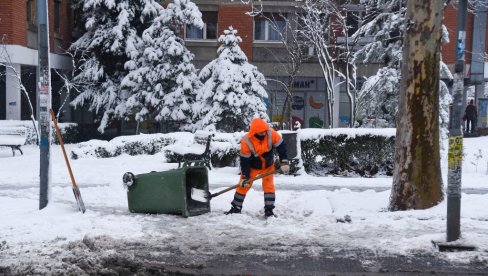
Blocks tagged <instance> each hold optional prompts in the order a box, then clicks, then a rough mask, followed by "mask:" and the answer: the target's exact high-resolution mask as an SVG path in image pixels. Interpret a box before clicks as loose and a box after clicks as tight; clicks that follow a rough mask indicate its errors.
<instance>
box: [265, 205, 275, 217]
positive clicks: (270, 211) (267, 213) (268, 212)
mask: <svg viewBox="0 0 488 276" xmlns="http://www.w3.org/2000/svg"><path fill="white" fill-rule="evenodd" d="M273 208H274V207H273ZM273 208H270V207H265V208H264V216H265V217H267V218H269V217H272V216H273V217H274V216H275V214H274V213H273Z"/></svg>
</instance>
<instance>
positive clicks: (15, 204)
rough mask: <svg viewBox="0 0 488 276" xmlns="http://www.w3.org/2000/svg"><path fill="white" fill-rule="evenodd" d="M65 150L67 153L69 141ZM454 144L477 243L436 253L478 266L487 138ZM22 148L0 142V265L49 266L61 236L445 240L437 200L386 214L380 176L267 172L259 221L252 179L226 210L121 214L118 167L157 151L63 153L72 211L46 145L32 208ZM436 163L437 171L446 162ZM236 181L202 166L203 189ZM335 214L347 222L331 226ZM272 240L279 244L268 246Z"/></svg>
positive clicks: (465, 233) (414, 244)
mask: <svg viewBox="0 0 488 276" xmlns="http://www.w3.org/2000/svg"><path fill="white" fill-rule="evenodd" d="M67 147H68V150H69V149H70V148H73V147H75V145H67ZM464 147H465V152H464V153H465V160H464V163H463V183H462V185H463V189H465V191H466V192H468V193H463V195H462V208H461V215H462V220H461V224H462V227H461V233H462V241H463V242H464V243H467V244H476V245H477V246H478V249H477V250H476V251H474V252H463V253H442V254H440V255H439V256H440V257H442V258H446V259H448V260H450V261H455V262H469V261H471V260H473V259H476V260H480V261H482V262H485V263H486V262H487V261H488V219H487V218H488V209H487V208H486V206H488V194H487V193H488V175H487V170H488V137H479V138H470V139H464ZM23 150H24V155H22V156H19V155H17V156H15V157H12V156H11V151H10V149H9V148H0V221H1V222H0V267H2V266H4V267H6V266H13V265H15V264H16V263H18V262H22V261H30V262H39V263H44V264H46V263H47V264H49V263H50V262H51V263H53V262H55V261H56V258H55V257H53V256H57V255H63V254H62V251H63V250H67V249H66V248H67V247H66V246H68V248H69V244H70V242H75V241H80V240H84V239H87V238H88V239H90V238H91V239H94V240H97V239H106V238H109V239H114V240H122V241H148V240H155V241H157V242H158V243H163V244H166V245H169V246H173V247H175V248H178V250H179V252H182V253H183V254H184V253H185V252H186V253H192V254H195V253H197V254H201V255H205V254H210V253H209V252H211V253H212V254H224V253H226V252H227V253H228V252H229V251H230V252H232V251H233V250H242V248H254V251H253V253H254V254H263V255H266V254H287V255H293V254H299V253H300V254H308V255H312V256H313V255H316V254H319V251H320V248H321V247H323V246H329V247H336V248H349V249H351V248H357V249H361V248H368V249H371V250H373V251H375V252H377V253H378V254H385V255H388V254H401V255H415V254H422V252H424V253H425V252H430V253H432V252H434V251H435V250H434V249H433V247H432V245H431V241H432V240H437V241H444V240H445V232H446V220H445V218H446V201H444V202H442V203H441V204H439V205H438V206H436V207H434V208H431V209H428V210H418V211H404V212H387V211H386V209H385V208H386V207H387V204H388V199H389V196H390V190H389V188H390V186H391V182H392V179H391V178H390V177H378V178H339V177H314V176H310V175H301V176H297V177H293V176H281V175H280V176H277V177H276V178H275V184H276V187H277V200H276V209H275V211H276V213H277V215H278V217H277V218H273V219H271V220H267V221H266V220H263V219H262V216H263V211H262V209H263V205H264V202H263V196H262V190H261V189H260V182H257V183H255V184H254V185H255V187H254V188H255V189H253V190H251V191H250V192H249V194H248V196H247V198H246V201H245V203H244V210H243V214H241V215H229V216H226V215H224V214H223V212H224V211H227V210H228V209H229V208H230V201H231V200H232V196H233V192H228V193H225V194H223V195H221V196H219V197H216V198H214V199H212V200H211V209H212V211H211V212H210V213H207V214H204V215H201V216H196V217H190V218H186V219H185V218H182V217H179V216H174V215H147V214H132V213H130V212H129V211H128V208H127V196H126V190H125V189H124V188H123V186H122V183H121V178H122V175H123V174H124V173H125V172H127V171H130V172H133V173H135V174H138V173H145V172H149V171H163V170H168V169H173V168H175V167H176V166H177V164H174V163H173V164H170V163H165V158H164V156H163V155H162V154H156V155H142V156H129V155H122V156H118V157H114V158H105V159H97V158H82V159H78V160H71V166H72V168H73V171H74V176H75V178H76V181H77V183H78V185H79V187H80V190H81V193H82V196H83V200H84V203H85V206H86V208H87V212H86V213H85V214H81V213H80V212H78V210H77V207H76V203H75V200H74V197H73V194H72V190H71V184H70V180H69V175H68V172H67V169H66V166H65V163H64V159H63V156H62V152H61V148H60V147H59V146H53V147H52V153H51V154H52V179H53V180H52V190H51V200H50V203H49V205H48V207H47V208H45V209H43V210H40V211H39V210H38V204H39V203H38V201H39V179H38V175H39V150H38V148H36V147H34V146H24V147H23ZM480 150H481V154H480ZM444 155H445V154H444ZM442 165H443V170H444V172H445V173H444V174H447V172H446V171H447V170H446V166H447V164H446V162H445V161H443V162H442ZM444 179H447V178H446V176H444ZM237 181H238V169H237V168H231V167H227V168H215V169H213V170H211V171H209V182H210V188H211V191H212V192H216V191H219V190H221V189H222V188H223V187H227V186H231V185H234V184H235V183H237ZM446 183H447V182H446V181H445V182H444V186H446ZM345 215H349V216H350V217H351V219H352V222H351V223H337V219H341V218H344V216H345ZM97 237H98V238H97ZM267 245H270V246H269V247H268V246H267ZM276 245H279V247H280V250H276V249H273V248H276ZM297 245H302V246H297ZM253 246H254V247H253ZM63 248H64V249H63ZM266 248H268V249H266ZM256 250H257V251H256ZM60 251H61V253H59V252H60ZM297 251H300V252H297ZM105 254H113V252H112V251H110V252H108V253H107V252H105ZM53 258H54V259H53ZM51 259H52V261H50V260H51ZM57 261H59V259H58V260H57ZM35 271H36V270H35ZM37 271H38V272H39V270H37Z"/></svg>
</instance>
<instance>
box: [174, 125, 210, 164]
mask: <svg viewBox="0 0 488 276" xmlns="http://www.w3.org/2000/svg"><path fill="white" fill-rule="evenodd" d="M214 136H215V134H213V133H212V134H209V133H208V132H205V133H198V132H197V133H195V138H194V144H192V145H190V146H188V147H187V146H184V147H182V146H174V147H172V146H168V147H166V149H165V151H166V152H171V154H172V155H173V156H174V159H175V160H176V161H177V162H178V168H180V167H181V163H183V162H185V161H194V160H202V161H203V162H204V164H205V166H206V167H207V168H208V169H209V170H211V169H212V166H211V160H210V157H211V151H210V143H211V141H212V137H214Z"/></svg>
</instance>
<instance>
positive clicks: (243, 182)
mask: <svg viewBox="0 0 488 276" xmlns="http://www.w3.org/2000/svg"><path fill="white" fill-rule="evenodd" d="M248 180H249V179H247V178H241V182H239V186H241V187H242V188H245V187H249V186H251V184H250V183H249V182H247V181H248Z"/></svg>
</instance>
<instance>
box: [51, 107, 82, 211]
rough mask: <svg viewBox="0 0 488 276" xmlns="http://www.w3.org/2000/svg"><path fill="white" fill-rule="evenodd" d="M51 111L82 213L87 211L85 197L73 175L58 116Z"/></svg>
mask: <svg viewBox="0 0 488 276" xmlns="http://www.w3.org/2000/svg"><path fill="white" fill-rule="evenodd" d="M49 111H50V113H51V118H52V119H53V122H54V127H55V128H56V133H57V134H58V140H59V144H60V145H61V149H62V150H63V155H64V160H65V161H66V166H67V167H68V171H69V176H70V178H71V184H72V187H73V193H74V195H75V199H76V203H77V204H78V209H79V210H80V211H81V212H82V213H85V211H86V208H85V203H83V199H82V198H81V193H80V189H79V188H78V185H76V181H75V177H74V176H73V171H72V170H71V166H70V164H69V160H68V155H66V149H65V148H64V143H63V137H62V136H61V131H60V130H59V127H58V121H57V120H56V116H55V115H54V112H53V110H52V109H50V110H49Z"/></svg>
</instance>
